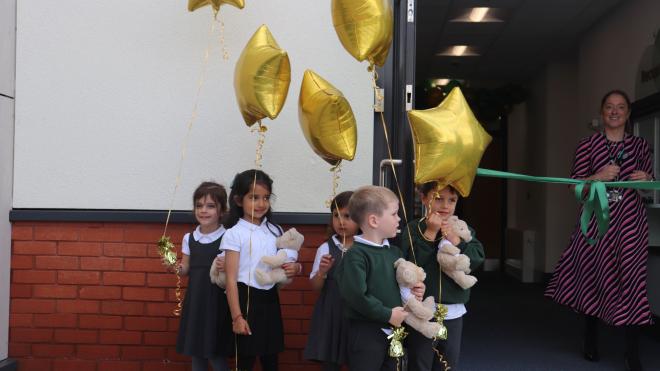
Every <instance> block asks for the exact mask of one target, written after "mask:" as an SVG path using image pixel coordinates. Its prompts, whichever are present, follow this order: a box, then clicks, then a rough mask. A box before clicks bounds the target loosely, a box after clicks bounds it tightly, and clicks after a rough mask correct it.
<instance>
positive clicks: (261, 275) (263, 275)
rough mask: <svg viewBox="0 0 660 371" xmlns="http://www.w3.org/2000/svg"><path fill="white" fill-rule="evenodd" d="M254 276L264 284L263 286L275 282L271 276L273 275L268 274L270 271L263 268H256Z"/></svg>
mask: <svg viewBox="0 0 660 371" xmlns="http://www.w3.org/2000/svg"><path fill="white" fill-rule="evenodd" d="M271 273H272V272H271ZM254 278H255V279H256V280H257V282H258V283H259V284H260V285H263V286H266V285H270V284H272V283H274V282H273V280H272V278H271V275H270V274H268V272H266V271H265V270H263V269H258V268H257V269H255V270H254Z"/></svg>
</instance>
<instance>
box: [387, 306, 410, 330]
mask: <svg viewBox="0 0 660 371" xmlns="http://www.w3.org/2000/svg"><path fill="white" fill-rule="evenodd" d="M406 317H408V312H406V311H405V310H403V307H394V308H392V314H391V315H390V321H389V322H390V324H391V325H392V326H394V327H399V326H401V323H402V322H403V320H404V319H406Z"/></svg>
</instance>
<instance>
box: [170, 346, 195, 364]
mask: <svg viewBox="0 0 660 371" xmlns="http://www.w3.org/2000/svg"><path fill="white" fill-rule="evenodd" d="M165 357H167V359H168V360H169V361H172V362H189V359H190V357H189V356H187V355H185V354H179V353H177V352H176V348H175V347H168V348H167V354H165Z"/></svg>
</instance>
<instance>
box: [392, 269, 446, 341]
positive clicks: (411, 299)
mask: <svg viewBox="0 0 660 371" xmlns="http://www.w3.org/2000/svg"><path fill="white" fill-rule="evenodd" d="M394 268H395V269H396V281H397V283H398V284H399V287H400V288H401V297H402V300H403V308H404V309H405V310H406V312H409V313H410V314H409V315H408V316H407V317H406V319H405V320H404V321H405V323H406V324H408V325H409V326H410V327H412V328H414V329H415V330H417V331H418V332H419V333H421V334H422V335H424V336H425V337H427V338H429V339H431V338H433V337H434V336H436V335H437V334H438V333H439V331H440V329H441V328H442V325H441V324H439V323H437V322H430V319H431V318H433V313H434V311H435V299H434V298H433V296H429V297H427V298H426V299H424V301H419V300H418V299H417V298H416V297H415V296H414V295H412V292H411V289H412V287H413V286H414V285H415V284H416V283H418V282H422V281H424V279H425V278H426V273H425V272H424V269H422V268H421V267H418V266H417V265H415V263H413V262H409V261H407V260H405V259H402V258H399V259H397V261H395V262H394Z"/></svg>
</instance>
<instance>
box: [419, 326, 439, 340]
mask: <svg viewBox="0 0 660 371" xmlns="http://www.w3.org/2000/svg"><path fill="white" fill-rule="evenodd" d="M441 328H442V325H441V324H439V323H437V322H426V323H425V324H424V325H423V326H422V331H419V332H420V333H421V334H422V335H424V337H426V338H428V339H433V337H434V336H436V335H438V333H439V332H440V329H441Z"/></svg>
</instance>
